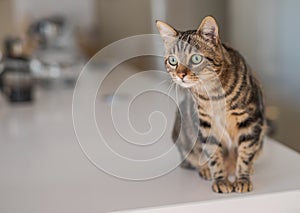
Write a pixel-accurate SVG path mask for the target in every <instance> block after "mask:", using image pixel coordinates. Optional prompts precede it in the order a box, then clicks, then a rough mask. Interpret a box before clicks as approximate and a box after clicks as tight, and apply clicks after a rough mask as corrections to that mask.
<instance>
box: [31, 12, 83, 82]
mask: <svg viewBox="0 0 300 213" xmlns="http://www.w3.org/2000/svg"><path fill="white" fill-rule="evenodd" d="M28 35H29V37H30V38H31V39H33V40H36V41H37V43H38V47H37V49H36V51H35V52H34V54H33V60H32V61H31V63H30V68H31V70H32V74H33V76H34V78H35V79H36V80H37V82H39V83H40V84H41V85H47V86H49V85H50V86H51V85H55V86H57V85H58V84H57V83H58V82H59V83H62V84H66V83H67V84H69V83H74V82H75V80H76V79H77V77H78V75H79V72H80V70H81V67H82V66H83V62H84V58H83V56H82V53H81V51H80V49H79V48H78V47H77V42H76V36H75V28H74V26H73V25H72V23H71V22H69V21H67V20H66V19H65V18H64V17H63V16H53V17H49V18H44V19H41V20H37V21H35V22H33V23H32V24H31V25H30V27H29V30H28ZM53 83H54V84H53Z"/></svg>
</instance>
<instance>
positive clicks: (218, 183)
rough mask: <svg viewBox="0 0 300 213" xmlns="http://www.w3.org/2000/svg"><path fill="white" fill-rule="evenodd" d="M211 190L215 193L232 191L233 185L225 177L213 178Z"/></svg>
mask: <svg viewBox="0 0 300 213" xmlns="http://www.w3.org/2000/svg"><path fill="white" fill-rule="evenodd" d="M212 190H213V191H214V192H217V193H230V192H232V191H233V186H232V183H231V182H230V181H228V180H227V179H225V180H215V181H214V182H213V184H212Z"/></svg>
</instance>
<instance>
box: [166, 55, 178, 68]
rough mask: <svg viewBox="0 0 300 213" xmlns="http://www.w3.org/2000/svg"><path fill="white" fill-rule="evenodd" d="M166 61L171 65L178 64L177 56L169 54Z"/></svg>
mask: <svg viewBox="0 0 300 213" xmlns="http://www.w3.org/2000/svg"><path fill="white" fill-rule="evenodd" d="M168 62H169V64H170V65H172V66H176V65H177V64H178V61H177V58H176V57H175V56H169V58H168Z"/></svg>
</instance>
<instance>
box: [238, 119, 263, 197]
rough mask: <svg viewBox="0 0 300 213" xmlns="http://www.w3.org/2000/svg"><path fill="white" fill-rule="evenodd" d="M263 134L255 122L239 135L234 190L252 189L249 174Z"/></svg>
mask: <svg viewBox="0 0 300 213" xmlns="http://www.w3.org/2000/svg"><path fill="white" fill-rule="evenodd" d="M263 135H264V132H263V127H262V126H260V125H259V124H257V125H255V126H254V127H252V129H251V131H250V133H249V134H241V135H240V136H239V140H238V143H239V146H238V156H237V166H236V180H235V182H234V190H235V191H236V192H239V193H242V192H250V191H252V189H253V185H252V182H251V179H250V175H251V173H252V171H253V168H252V167H253V162H254V160H255V157H256V155H257V154H258V153H259V152H260V150H261V147H262V140H263Z"/></svg>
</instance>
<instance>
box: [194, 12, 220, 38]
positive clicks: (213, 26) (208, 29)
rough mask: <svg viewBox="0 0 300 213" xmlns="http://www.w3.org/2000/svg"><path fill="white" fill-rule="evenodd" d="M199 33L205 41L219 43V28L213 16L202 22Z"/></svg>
mask: <svg viewBox="0 0 300 213" xmlns="http://www.w3.org/2000/svg"><path fill="white" fill-rule="evenodd" d="M197 33H198V34H199V35H201V36H202V37H203V38H204V39H206V40H208V41H211V42H213V43H214V44H218V42H219V27H218V24H217V22H216V20H215V19H214V18H213V17H212V16H206V17H205V18H204V19H203V21H202V22H201V24H200V26H199V28H198V30H197Z"/></svg>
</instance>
